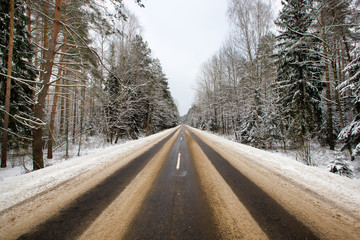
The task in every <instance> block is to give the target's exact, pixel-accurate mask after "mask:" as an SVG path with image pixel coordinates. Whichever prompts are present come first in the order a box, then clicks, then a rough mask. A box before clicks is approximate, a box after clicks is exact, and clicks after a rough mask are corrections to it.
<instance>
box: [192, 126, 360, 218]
mask: <svg viewBox="0 0 360 240" xmlns="http://www.w3.org/2000/svg"><path fill="white" fill-rule="evenodd" d="M192 130H193V131H194V132H197V133H200V134H201V135H203V136H204V137H206V138H207V139H211V140H212V141H213V142H214V143H215V144H217V146H219V147H220V148H221V147H222V146H223V148H231V150H232V151H234V152H236V153H238V154H240V155H243V156H244V157H246V158H247V159H249V160H251V161H252V162H254V163H256V164H257V165H259V166H261V167H264V168H266V169H268V170H270V171H272V172H274V173H275V174H278V175H280V176H282V177H284V178H286V179H288V180H289V181H291V182H293V183H295V184H297V185H300V186H302V187H304V188H305V189H308V190H311V191H313V192H315V193H316V194H319V195H320V196H322V197H324V198H325V199H328V200H329V201H333V202H334V203H336V204H337V205H338V206H342V207H344V208H345V209H348V210H350V211H354V213H356V214H360V181H359V180H356V179H350V178H347V177H343V176H340V175H337V174H334V173H330V172H328V171H327V170H325V169H321V168H318V167H312V166H307V165H305V164H302V163H300V162H298V161H296V160H294V159H292V158H289V157H283V156H279V155H278V154H275V153H270V152H267V151H264V150H260V149H257V148H254V147H250V146H247V145H244V144H240V143H236V142H233V141H231V140H227V139H224V138H222V137H219V136H216V135H214V134H211V133H207V132H204V131H200V130H198V129H192Z"/></svg>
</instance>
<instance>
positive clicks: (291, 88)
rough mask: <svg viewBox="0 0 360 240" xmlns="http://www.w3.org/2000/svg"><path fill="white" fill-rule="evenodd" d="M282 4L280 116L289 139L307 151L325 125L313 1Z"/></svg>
mask: <svg viewBox="0 0 360 240" xmlns="http://www.w3.org/2000/svg"><path fill="white" fill-rule="evenodd" d="M282 4H283V9H282V11H281V12H280V15H279V18H278V19H277V21H276V22H275V23H276V25H277V26H278V27H279V28H280V30H279V35H278V37H277V39H278V57H279V66H278V72H277V79H276V87H277V90H278V100H277V104H279V106H280V107H279V109H280V111H281V112H280V115H282V116H286V123H287V128H288V131H289V133H290V134H289V138H291V139H292V140H293V142H294V143H295V144H296V145H297V146H298V147H301V148H306V147H307V142H309V140H310V137H311V135H312V133H314V132H315V131H316V130H318V129H319V128H320V126H321V115H322V112H321V108H320V100H321V99H320V94H321V91H322V88H323V84H322V83H321V82H320V78H321V75H322V72H323V67H322V65H321V63H320V60H321V59H320V57H319V55H318V54H317V53H318V52H319V43H318V42H317V41H316V38H314V37H312V35H311V30H312V28H311V27H312V23H313V19H312V18H311V16H310V14H309V9H310V5H309V4H311V2H310V1H307V0H286V1H283V2H282ZM308 163H309V162H308ZM309 164H310V163H309Z"/></svg>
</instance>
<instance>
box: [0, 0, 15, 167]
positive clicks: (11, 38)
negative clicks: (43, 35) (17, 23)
mask: <svg viewBox="0 0 360 240" xmlns="http://www.w3.org/2000/svg"><path fill="white" fill-rule="evenodd" d="M14 8H15V1H14V0H11V1H10V36H9V52H8V62H7V77H6V93H5V112H4V129H3V142H2V148H1V167H2V168H6V161H7V145H8V140H7V139H8V128H9V112H10V89H11V67H12V56H13V41H14V14H15V10H14Z"/></svg>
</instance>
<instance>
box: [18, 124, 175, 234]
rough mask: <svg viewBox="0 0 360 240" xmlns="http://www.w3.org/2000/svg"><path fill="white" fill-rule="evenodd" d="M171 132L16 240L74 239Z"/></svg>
mask: <svg viewBox="0 0 360 240" xmlns="http://www.w3.org/2000/svg"><path fill="white" fill-rule="evenodd" d="M174 134H175V131H174V132H173V133H171V134H170V135H169V136H168V137H166V138H165V139H163V140H162V141H160V142H159V143H157V144H156V145H155V146H153V147H152V148H151V149H149V150H148V151H146V152H144V153H143V154H141V155H140V156H139V157H137V158H135V159H134V160H133V161H131V162H130V163H128V164H127V165H125V166H124V167H123V168H121V169H119V170H118V171H116V172H115V173H114V174H113V175H111V176H109V177H108V178H107V179H105V180H104V181H103V182H101V183H99V184H98V185H97V186H96V187H94V188H93V189H91V190H90V191H88V192H87V193H85V194H84V195H82V196H79V197H78V198H77V199H75V201H73V202H72V203H71V204H70V206H68V207H67V208H66V209H63V210H62V211H61V212H59V213H56V214H55V215H54V216H53V217H52V218H50V219H49V220H47V221H46V222H45V223H43V224H41V225H39V226H35V227H34V229H32V231H31V232H28V233H26V234H24V235H22V236H20V237H19V238H18V239H38V240H41V239H44V240H49V239H54V240H59V239H74V238H76V237H77V236H79V235H81V233H82V232H84V231H85V230H86V228H87V227H88V226H89V225H90V224H91V223H92V222H93V221H94V220H95V219H96V217H98V216H99V215H100V214H101V212H102V211H103V210H104V209H105V208H106V207H107V206H108V205H109V204H110V203H111V202H112V201H113V200H114V199H115V198H116V197H117V196H118V195H119V194H120V193H121V192H122V191H123V190H124V189H125V187H126V186H127V185H128V184H129V183H130V182H131V180H132V179H133V178H134V177H135V176H136V174H138V173H139V172H140V170H141V169H143V168H144V167H145V165H146V164H147V163H148V162H149V160H150V159H151V158H152V157H153V156H154V155H155V154H156V153H157V152H158V151H159V150H160V149H161V147H162V146H163V145H164V144H165V142H167V141H168V140H169V139H170V138H171V137H172V136H173V135H174ZM74 187H76V186H74ZM45 204H46V203H45Z"/></svg>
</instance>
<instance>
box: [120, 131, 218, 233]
mask: <svg viewBox="0 0 360 240" xmlns="http://www.w3.org/2000/svg"><path fill="white" fill-rule="evenodd" d="M125 239H128V240H131V239H149V240H150V239H219V236H218V234H217V229H216V225H215V222H214V218H213V215H212V211H211V209H210V206H209V204H208V202H207V201H206V199H205V195H204V192H203V190H202V188H201V185H200V179H199V175H198V174H197V172H196V169H195V165H194V160H193V159H192V157H191V155H190V152H189V148H188V145H187V139H186V135H185V131H184V129H181V132H180V134H179V136H178V138H177V140H176V142H175V144H174V146H173V148H172V150H171V152H170V154H169V156H168V157H167V159H166V162H165V164H164V165H163V167H162V168H161V170H160V172H159V174H158V177H157V179H156V181H155V183H154V185H153V187H152V189H151V191H150V194H149V195H148V197H147V198H146V200H145V202H144V203H143V206H142V208H141V209H140V212H139V213H138V215H137V216H136V217H135V219H134V220H133V222H132V224H131V226H130V228H129V231H128V232H127V234H126V236H125Z"/></svg>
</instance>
